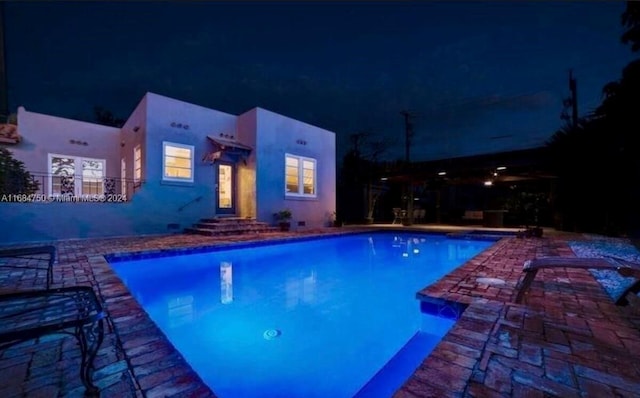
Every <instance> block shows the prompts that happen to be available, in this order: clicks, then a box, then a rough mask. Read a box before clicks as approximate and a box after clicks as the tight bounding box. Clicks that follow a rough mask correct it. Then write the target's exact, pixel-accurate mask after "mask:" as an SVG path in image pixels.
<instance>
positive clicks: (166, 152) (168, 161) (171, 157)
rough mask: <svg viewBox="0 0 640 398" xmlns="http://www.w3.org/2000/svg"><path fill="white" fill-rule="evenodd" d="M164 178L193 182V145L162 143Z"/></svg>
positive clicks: (166, 179)
mask: <svg viewBox="0 0 640 398" xmlns="http://www.w3.org/2000/svg"><path fill="white" fill-rule="evenodd" d="M162 153H163V158H162V169H163V174H162V179H163V180H165V181H185V182H193V146H192V145H182V144H174V143H170V142H163V143H162Z"/></svg>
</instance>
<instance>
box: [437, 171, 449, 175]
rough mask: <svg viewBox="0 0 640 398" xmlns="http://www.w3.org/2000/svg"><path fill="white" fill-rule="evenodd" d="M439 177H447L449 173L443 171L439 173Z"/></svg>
mask: <svg viewBox="0 0 640 398" xmlns="http://www.w3.org/2000/svg"><path fill="white" fill-rule="evenodd" d="M438 175H439V176H446V175H447V172H446V171H441V172H439V173H438Z"/></svg>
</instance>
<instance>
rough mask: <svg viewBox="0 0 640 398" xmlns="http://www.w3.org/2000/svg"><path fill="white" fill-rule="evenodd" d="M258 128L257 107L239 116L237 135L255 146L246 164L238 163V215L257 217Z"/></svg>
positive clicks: (247, 143) (246, 143) (244, 141)
mask: <svg viewBox="0 0 640 398" xmlns="http://www.w3.org/2000/svg"><path fill="white" fill-rule="evenodd" d="M256 128H257V109H256V108H254V109H252V110H250V111H248V112H245V113H243V114H242V115H240V116H238V120H237V129H236V135H237V137H238V141H240V142H242V143H243V144H245V145H248V146H250V147H251V148H254V149H253V150H252V151H251V153H250V154H249V156H248V158H247V159H246V164H244V163H242V162H240V164H238V165H237V167H238V175H237V180H236V181H237V190H238V192H240V193H241V195H238V199H239V200H238V204H237V206H238V215H239V216H241V217H251V218H255V219H256V220H259V218H258V217H257V193H256V149H255V148H256ZM269 221H270V220H269Z"/></svg>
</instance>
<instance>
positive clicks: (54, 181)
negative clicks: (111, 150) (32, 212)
mask: <svg viewBox="0 0 640 398" xmlns="http://www.w3.org/2000/svg"><path fill="white" fill-rule="evenodd" d="M105 170H106V161H105V160H104V159H91V158H83V157H78V156H66V155H56V154H49V195H74V196H81V195H103V194H104V177H105Z"/></svg>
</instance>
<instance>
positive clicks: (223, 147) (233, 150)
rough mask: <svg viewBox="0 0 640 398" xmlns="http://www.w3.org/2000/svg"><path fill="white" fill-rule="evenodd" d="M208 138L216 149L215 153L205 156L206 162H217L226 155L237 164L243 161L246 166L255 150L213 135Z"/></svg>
mask: <svg viewBox="0 0 640 398" xmlns="http://www.w3.org/2000/svg"><path fill="white" fill-rule="evenodd" d="M207 138H208V139H209V140H210V141H211V142H212V143H213V145H214V146H215V147H216V148H215V150H214V151H212V152H209V153H208V154H206V155H205V156H204V158H203V159H202V160H203V161H206V162H215V161H216V160H218V159H220V158H221V157H222V155H223V154H224V155H227V156H229V157H230V158H231V159H233V160H234V161H236V162H237V161H239V160H242V161H243V162H244V163H245V164H246V163H247V158H248V157H249V154H250V153H251V151H252V150H253V148H251V147H250V146H248V145H245V144H241V143H239V142H238V141H235V140H230V139H228V138H223V137H215V136H211V135H208V136H207Z"/></svg>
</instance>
